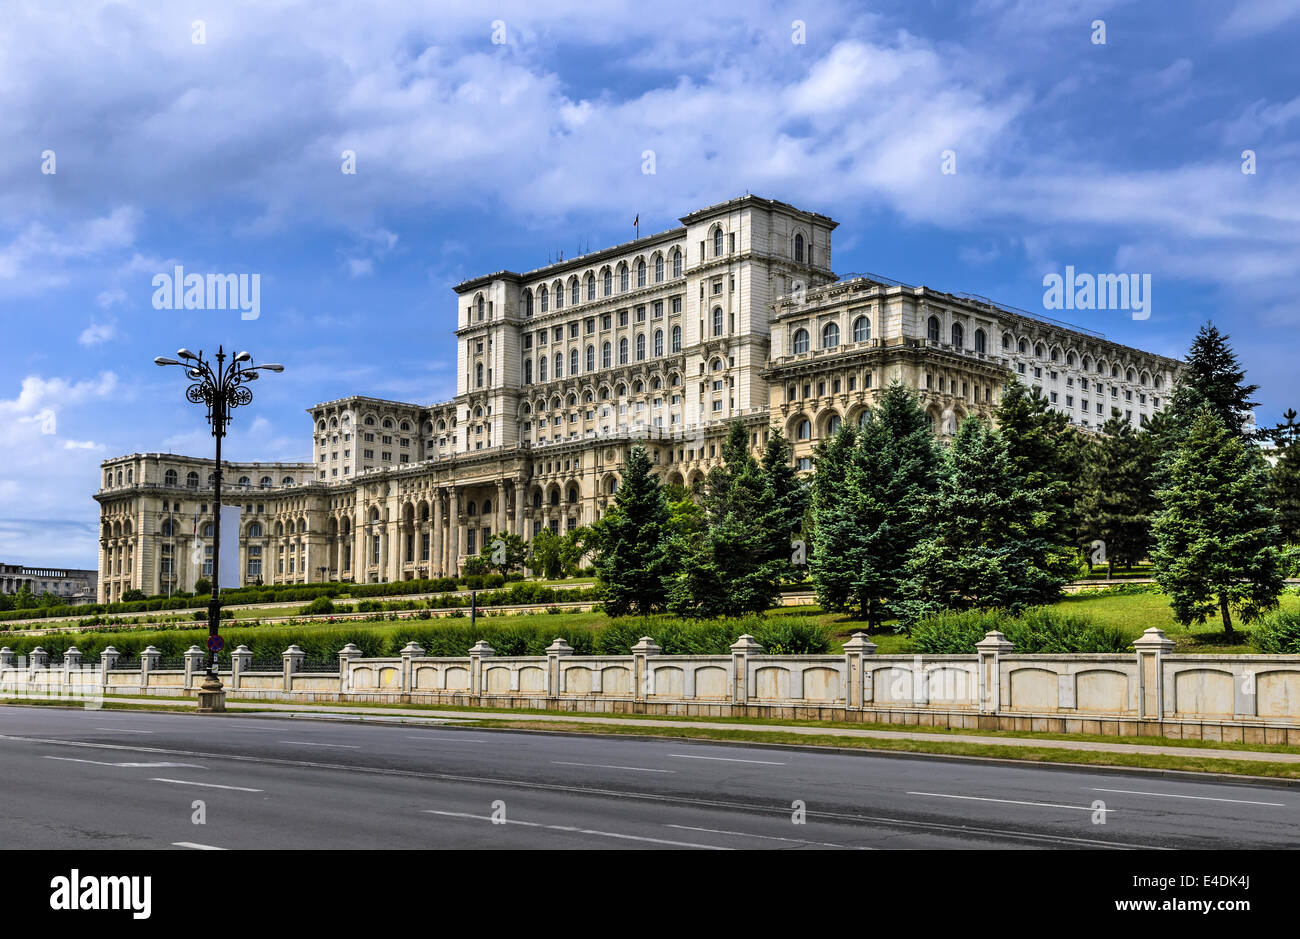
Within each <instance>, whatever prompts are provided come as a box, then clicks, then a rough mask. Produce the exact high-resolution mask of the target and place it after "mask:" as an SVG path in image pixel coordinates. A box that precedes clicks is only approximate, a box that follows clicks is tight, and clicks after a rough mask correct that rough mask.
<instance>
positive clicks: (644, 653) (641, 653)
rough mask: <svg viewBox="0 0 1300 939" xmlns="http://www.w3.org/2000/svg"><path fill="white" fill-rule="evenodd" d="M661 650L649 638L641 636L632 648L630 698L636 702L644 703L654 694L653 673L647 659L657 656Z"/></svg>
mask: <svg viewBox="0 0 1300 939" xmlns="http://www.w3.org/2000/svg"><path fill="white" fill-rule="evenodd" d="M661 652H663V649H661V648H659V646H658V645H657V644H656V643H655V641H654V639H652V638H650V637H649V636H642V637H641V638H640V639H638V640H637V644H636V645H634V646H633V647H632V696H633V698H634V699H635V700H637V701H645V700H646V698H648V697H649V696H650V695H652V694H654V693H655V678H654V672H653V671H651V668H650V663H649V662H648V661H647V659H649V658H650V656H652V655H658V654H659V653H661Z"/></svg>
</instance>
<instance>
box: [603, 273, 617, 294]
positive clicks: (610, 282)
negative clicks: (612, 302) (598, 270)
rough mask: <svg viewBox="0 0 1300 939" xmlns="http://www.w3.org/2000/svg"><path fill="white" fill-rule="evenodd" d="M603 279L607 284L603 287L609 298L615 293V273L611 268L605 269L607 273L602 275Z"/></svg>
mask: <svg viewBox="0 0 1300 939" xmlns="http://www.w3.org/2000/svg"><path fill="white" fill-rule="evenodd" d="M601 278H602V279H603V280H604V282H605V283H604V285H603V289H604V292H605V296H607V297H608V296H609V295H610V294H611V293H613V292H614V273H613V271H611V270H610V269H609V268H605V272H604V273H603V274H602V275H601Z"/></svg>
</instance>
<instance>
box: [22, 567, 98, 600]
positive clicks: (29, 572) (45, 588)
mask: <svg viewBox="0 0 1300 939" xmlns="http://www.w3.org/2000/svg"><path fill="white" fill-rule="evenodd" d="M97 577H98V574H97V572H95V571H83V570H73V569H71V568H66V567H27V566H25V565H22V564H0V593H4V594H15V593H18V591H20V590H22V589H23V585H26V586H27V589H28V590H30V591H31V592H32V593H33V594H34V595H35V596H37V597H41V596H44V595H45V594H47V593H52V594H54V596H56V597H58V598H59V602H61V603H64V604H67V605H69V606H77V605H79V604H83V603H94V602H95V597H96V579H97Z"/></svg>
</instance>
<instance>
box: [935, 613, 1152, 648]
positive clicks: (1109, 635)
mask: <svg viewBox="0 0 1300 939" xmlns="http://www.w3.org/2000/svg"><path fill="white" fill-rule="evenodd" d="M995 629H996V630H998V631H999V632H1001V633H1002V634H1003V635H1005V636H1006V637H1007V641H1008V642H1010V643H1011V644H1012V646H1013V647H1014V650H1013V651H1014V652H1015V653H1019V654H1022V655H1054V654H1061V653H1079V652H1125V651H1127V650H1128V649H1129V647H1130V646H1131V644H1132V643H1131V642H1130V640H1129V638H1128V636H1127V635H1126V634H1125V633H1124V631H1123V630H1122V629H1120V628H1119V627H1117V626H1110V625H1106V624H1103V623H1095V622H1093V621H1092V620H1090V619H1087V618H1085V617H1082V616H1075V615H1072V614H1069V613H1061V612H1058V611H1056V610H1052V609H1049V608H1047V607H1037V608H1035V609H1031V610H1028V611H1026V612H1025V613H1024V614H1023V615H1021V616H1019V617H1015V616H1011V615H1010V614H1008V613H1006V612H1004V611H1002V610H966V611H962V612H948V613H940V614H938V615H935V616H930V617H927V618H926V619H923V620H921V621H920V622H919V623H917V624H916V625H915V626H913V627H912V643H911V646H912V651H913V652H918V653H920V654H922V655H970V654H973V653H974V652H975V651H976V649H975V644H976V643H977V642H979V641H980V640H981V639H983V638H984V636H985V634H986V633H988V632H991V631H992V630H995Z"/></svg>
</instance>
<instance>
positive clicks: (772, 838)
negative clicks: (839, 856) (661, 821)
mask: <svg viewBox="0 0 1300 939" xmlns="http://www.w3.org/2000/svg"><path fill="white" fill-rule="evenodd" d="M664 827H665V828H680V829H682V830H683V831H702V832H706V833H708V834H710V835H740V836H741V837H742V838H762V839H763V840H764V841H789V842H793V843H794V844H813V845H817V846H818V847H822V848H846V849H848V850H850V851H875V850H876V849H875V848H861V847H855V846H854V845H848V844H832V843H831V842H829V841H806V840H804V839H803V838H781V837H779V836H777V835H755V834H752V833H751V832H748V831H724V830H723V829H721V828H693V827H692V826H690V825H665V826H664Z"/></svg>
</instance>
